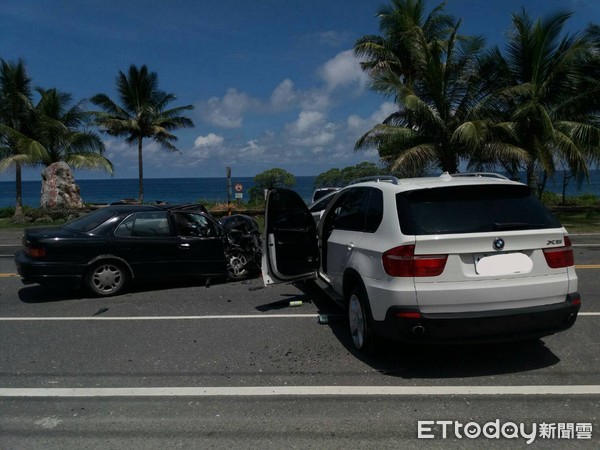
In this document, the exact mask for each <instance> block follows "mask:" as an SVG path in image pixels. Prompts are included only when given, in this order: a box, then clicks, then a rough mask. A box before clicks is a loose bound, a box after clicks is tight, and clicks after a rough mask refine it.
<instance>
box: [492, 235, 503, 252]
mask: <svg viewBox="0 0 600 450" xmlns="http://www.w3.org/2000/svg"><path fill="white" fill-rule="evenodd" d="M494 248H495V249H496V250H502V249H503V248H504V239H501V238H496V239H495V240H494Z"/></svg>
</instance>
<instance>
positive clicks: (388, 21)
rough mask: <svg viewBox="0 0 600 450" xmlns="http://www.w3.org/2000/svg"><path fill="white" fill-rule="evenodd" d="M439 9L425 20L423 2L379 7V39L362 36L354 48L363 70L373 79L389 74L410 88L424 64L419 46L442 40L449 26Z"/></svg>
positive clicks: (400, 0)
mask: <svg viewBox="0 0 600 450" xmlns="http://www.w3.org/2000/svg"><path fill="white" fill-rule="evenodd" d="M443 8H444V4H440V5H438V6H437V7H435V8H434V9H433V10H432V11H431V12H430V13H429V14H428V15H427V16H425V1H424V0H392V2H391V5H385V6H382V7H381V8H380V9H379V11H378V13H377V17H378V18H379V29H380V30H381V33H382V36H377V35H368V36H363V37H362V38H360V39H358V41H356V44H355V45H354V53H355V54H356V55H357V56H358V57H359V58H361V59H362V60H363V61H362V62H361V67H362V68H363V70H365V71H367V72H368V73H369V75H370V76H371V77H372V78H373V79H377V77H378V75H379V74H383V75H385V74H386V73H388V72H392V73H394V74H395V75H396V76H397V77H398V78H399V79H400V80H401V81H402V83H403V84H405V85H406V86H408V87H412V85H413V83H414V81H415V80H416V79H417V78H418V77H419V69H420V68H422V67H423V64H424V60H423V58H424V55H423V52H422V49H423V46H424V45H425V46H427V44H428V43H429V42H435V41H437V40H441V39H444V38H445V37H446V35H447V30H448V29H449V28H450V27H451V26H452V25H453V19H452V17H451V16H449V15H447V14H444V13H443Z"/></svg>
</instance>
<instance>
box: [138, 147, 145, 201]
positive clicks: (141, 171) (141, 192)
mask: <svg viewBox="0 0 600 450" xmlns="http://www.w3.org/2000/svg"><path fill="white" fill-rule="evenodd" d="M142 139H143V138H142V137H139V138H138V169H139V183H140V184H139V198H138V201H139V202H140V204H142V203H143V202H144V162H143V160H142Z"/></svg>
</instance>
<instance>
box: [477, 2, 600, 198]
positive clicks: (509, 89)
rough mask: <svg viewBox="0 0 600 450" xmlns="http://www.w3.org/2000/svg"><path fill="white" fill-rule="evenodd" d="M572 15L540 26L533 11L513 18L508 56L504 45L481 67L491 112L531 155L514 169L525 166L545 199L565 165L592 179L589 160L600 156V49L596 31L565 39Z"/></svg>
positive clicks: (541, 22)
mask: <svg viewBox="0 0 600 450" xmlns="http://www.w3.org/2000/svg"><path fill="white" fill-rule="evenodd" d="M571 15H572V13H569V12H558V13H555V14H552V15H549V16H547V17H546V18H545V19H544V20H541V19H538V20H536V21H534V20H533V19H532V18H531V17H530V16H529V15H528V14H527V12H526V11H525V10H522V11H521V12H520V13H519V14H513V16H512V21H513V30H512V32H511V33H510V34H509V40H508V43H507V45H506V51H505V54H502V52H501V51H500V50H499V49H498V47H496V48H494V49H492V50H491V51H490V52H489V53H488V54H487V55H486V57H485V59H484V60H483V62H482V65H481V71H482V72H481V73H482V78H483V79H485V80H487V82H486V89H487V91H488V92H489V96H488V98H487V99H486V100H485V102H484V104H486V108H487V109H488V110H489V111H490V112H491V114H494V115H495V116H496V117H501V118H502V120H505V121H509V122H511V124H512V129H513V130H514V131H515V135H516V137H517V140H518V145H519V146H520V147H522V148H523V149H524V150H525V151H526V152H527V154H528V156H529V157H528V159H527V162H526V164H525V165H524V166H516V165H515V166H513V171H516V170H518V169H519V167H524V168H525V170H526V172H527V182H528V184H529V185H530V186H532V187H535V185H536V184H538V188H539V195H541V192H542V191H543V189H544V184H545V180H546V179H547V177H548V176H552V175H553V174H554V171H555V166H556V164H557V163H558V162H561V163H564V164H565V165H566V166H567V167H568V168H569V170H570V171H571V172H572V173H574V174H576V175H577V177H578V178H579V180H581V179H583V178H584V177H587V175H588V162H589V161H590V160H594V159H595V160H596V161H597V160H598V158H599V156H600V155H598V148H599V146H600V127H599V125H600V124H599V120H598V111H599V109H600V78H599V77H598V73H599V66H598V53H597V52H598V48H600V47H598V39H597V34H596V35H595V36H596V38H594V27H590V28H589V29H588V32H587V33H576V34H573V35H563V28H564V25H565V23H566V22H567V21H568V19H569V18H570V17H571ZM595 31H596V33H597V29H596V30H595ZM513 175H516V173H514V174H513ZM538 177H541V180H542V182H541V183H537V182H538V180H537V178H538Z"/></svg>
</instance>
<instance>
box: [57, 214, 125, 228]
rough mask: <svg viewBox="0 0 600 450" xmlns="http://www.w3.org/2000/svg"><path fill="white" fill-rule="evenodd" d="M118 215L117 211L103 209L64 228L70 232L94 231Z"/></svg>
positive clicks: (71, 222) (68, 223)
mask: <svg viewBox="0 0 600 450" xmlns="http://www.w3.org/2000/svg"><path fill="white" fill-rule="evenodd" d="M116 215H117V211H115V210H114V209H112V208H101V209H97V210H96V211H93V212H91V213H89V214H86V215H85V216H81V217H78V218H77V219H74V220H72V221H70V222H67V223H66V224H64V225H63V226H64V227H65V228H67V229H69V230H74V231H83V232H87V231H92V230H93V229H95V228H97V227H98V226H100V225H101V224H103V223H104V222H106V221H107V220H108V219H110V218H111V217H114V216H116Z"/></svg>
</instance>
